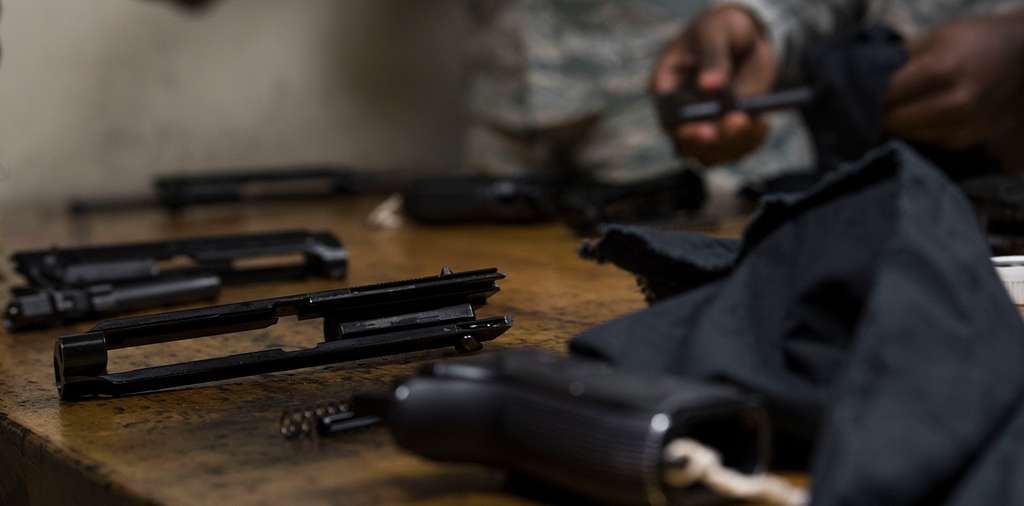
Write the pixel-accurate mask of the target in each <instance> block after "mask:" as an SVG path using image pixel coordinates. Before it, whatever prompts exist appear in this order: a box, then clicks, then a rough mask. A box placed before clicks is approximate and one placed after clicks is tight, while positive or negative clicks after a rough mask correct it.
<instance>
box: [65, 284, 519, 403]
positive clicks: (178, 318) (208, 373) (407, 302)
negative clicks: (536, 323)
mask: <svg viewBox="0 0 1024 506" xmlns="http://www.w3.org/2000/svg"><path fill="white" fill-rule="evenodd" d="M504 277H505V275H504V274H502V273H500V272H498V271H497V269H493V268H492V269H483V270H476V271H467V272H461V273H453V272H451V271H450V270H448V269H447V268H446V269H444V270H442V272H441V274H440V275H438V276H433V277H427V278H420V279H413V280H408V281H397V282H391V283H383V284H378V285H369V286H360V287H353V288H342V289H338V290H328V291H323V292H314V293H307V294H299V295H290V296H284V297H276V298H270V299H262V300H256V301H249V302H241V303H236V304H226V305H221V306H212V307H207V308H199V309H193V310H186V311H175V312H170V313H163V314H156V315H148V316H139V317H134V318H122V319H117V320H109V321H105V322H101V323H99V324H98V325H96V326H95V327H94V328H93V329H92V330H90V331H88V332H85V333H82V334H75V335H69V336H63V337H61V338H59V339H58V340H57V341H56V343H55V347H54V361H53V365H54V375H55V379H56V383H57V391H58V393H59V394H60V396H61V398H62V399H65V400H73V399H80V398H84V397H93V396H99V395H111V396H116V395H123V394H129V393H137V392H144V391H149V390H158V389H164V388H172V387H178V386H185V385H192V384H196V383H205V382H210V381H219V380H224V379H231V378H239V377H243V376H251V375H255V374H263V373H267V372H275V371H285V370H291V369H298V368H304V367H312V366H317V365H325V364H331V363H338V362H345V361H350V360H360V359H366V358H373V357H381V356H386V355H392V354H396V353H406V352H411V351H420V350H426V349H436V348H443V347H448V346H453V347H455V348H456V349H457V350H459V351H461V352H466V351H475V350H477V349H479V348H480V347H481V345H480V343H481V342H483V341H490V340H493V339H495V338H496V337H498V336H499V335H501V334H502V333H504V332H505V331H506V330H508V329H509V328H510V327H511V324H512V320H511V318H510V317H507V316H506V317H498V318H488V319H480V320H478V319H476V315H475V311H474V309H475V308H476V307H478V306H481V305H484V304H486V302H487V298H488V297H490V296H491V295H493V294H495V293H497V292H498V291H499V288H498V286H497V285H496V284H495V282H496V281H498V280H499V279H503V278H504ZM282 316H295V317H297V318H298V319H300V320H304V319H311V318H322V319H323V320H324V338H325V339H324V342H321V343H319V344H318V345H317V346H315V347H313V348H307V349H302V350H298V351H293V352H286V351H283V350H281V349H279V348H278V349H272V350H265V351H258V352H251V353H242V354H236V355H230V356H225V357H220V358H213V359H206V360H197V361H193V362H183V363H179V364H172V365H165V366H157V367H150V368H144V369H136V370H133V371H127V372H121V373H113V374H108V373H107V351H108V350H111V349H117V348H128V347H134V346H143V345H149V344H156V343H163V342H168V341H176V340H182V339H191V338H196V337H203V336H213V335H219V334H227V333H233V332H241V331H245V330H254V329H260V328H266V327H269V326H271V325H274V324H276V323H277V321H278V319H279V318H280V317H282Z"/></svg>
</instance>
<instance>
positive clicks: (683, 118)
mask: <svg viewBox="0 0 1024 506" xmlns="http://www.w3.org/2000/svg"><path fill="white" fill-rule="evenodd" d="M816 95H817V94H816V92H815V90H814V88H812V87H810V86H802V87H797V88H791V89H788V90H782V91H778V92H774V93H766V94H763V95H754V96H750V97H736V96H733V95H732V94H731V93H730V94H723V95H722V96H720V97H717V98H715V99H712V100H700V99H698V100H692V99H690V98H689V97H686V96H682V95H674V94H668V95H662V96H660V97H658V98H657V103H658V112H659V115H660V116H661V121H662V123H663V124H664V125H666V126H668V127H673V126H678V125H681V124H684V123H689V122H693V121H707V120H712V119H716V118H720V117H722V116H724V115H726V114H727V113H729V112H733V111H742V112H748V113H758V112H768V111H778V110H783V109H798V108H802V107H805V106H807V105H810V104H811V103H812V102H814V99H815V97H816Z"/></svg>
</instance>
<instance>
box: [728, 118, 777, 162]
mask: <svg viewBox="0 0 1024 506" xmlns="http://www.w3.org/2000/svg"><path fill="white" fill-rule="evenodd" d="M721 132H722V139H721V141H720V142H719V145H720V149H719V151H720V153H721V156H720V158H721V160H723V161H733V160H737V159H739V158H742V157H743V156H746V155H748V154H750V152H752V151H754V150H755V149H757V147H758V146H760V145H761V142H762V141H763V140H764V137H765V134H766V132H767V124H766V123H765V122H764V121H763V120H762V119H760V118H755V117H752V116H750V115H749V114H745V113H740V112H734V113H730V114H728V115H726V116H725V117H724V118H723V119H722V126H721Z"/></svg>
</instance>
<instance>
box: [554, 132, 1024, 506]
mask: <svg viewBox="0 0 1024 506" xmlns="http://www.w3.org/2000/svg"><path fill="white" fill-rule="evenodd" d="M584 253H585V255H588V256H591V257H593V258H598V259H601V260H606V261H609V262H613V263H616V264H618V265H622V266H625V267H627V268H629V269H631V270H633V271H634V272H636V273H637V274H638V275H639V276H641V277H644V278H652V277H654V278H657V277H662V276H672V277H673V279H672V280H671V281H672V282H671V283H669V284H665V285H664V286H661V288H662V289H663V293H659V294H657V295H658V298H657V300H656V301H655V302H654V304H653V305H652V307H650V308H649V309H647V310H644V311H641V312H638V313H635V314H632V315H629V316H626V317H624V318H621V319H618V320H614V321H612V322H610V323H608V324H605V325H602V326H600V327H597V328H595V329H592V330H591V331H588V332H586V333H584V334H582V335H580V336H578V337H576V338H575V339H574V340H573V341H572V342H571V346H570V348H571V351H572V352H573V353H575V354H579V355H585V356H590V357H597V358H601V359H604V360H607V361H609V362H612V363H614V364H616V365H617V366H619V367H622V368H625V369H627V370H637V371H646V372H651V371H662V372H667V373H671V374H676V375H680V376H684V377H689V378H699V379H706V380H711V381H722V382H727V383H730V384H734V385H739V386H740V387H742V388H745V389H746V390H748V391H749V392H751V393H752V394H755V395H758V396H760V397H762V398H763V399H764V400H765V402H766V405H767V407H768V409H769V411H770V414H771V417H772V420H773V423H774V425H775V431H776V436H777V448H778V452H777V453H778V454H779V455H781V456H788V457H790V458H791V459H790V462H788V463H790V464H793V463H796V464H802V465H805V466H809V467H810V469H811V470H812V483H813V503H814V504H822V505H833V504H844V505H846V504H850V505H861V504H863V505H879V504H885V505H912V504H913V505H917V504H929V505H931V504H949V505H957V506H959V505H973V504H1024V480H1022V479H1020V478H1021V477H1022V476H1024V452H1021V451H1020V448H1022V447H1024V446H1022V444H1024V402H1022V399H1024V397H1022V396H1024V324H1022V320H1021V317H1020V315H1019V314H1018V312H1017V309H1016V307H1015V306H1014V305H1013V303H1012V302H1011V301H1010V300H1009V298H1008V296H1007V294H1006V291H1005V289H1004V288H1003V286H1002V284H1001V282H1000V281H999V279H998V277H997V275H996V274H995V272H994V270H993V268H992V266H991V263H990V261H989V258H988V251H987V249H986V247H985V242H984V240H983V238H982V236H981V233H980V231H979V230H978V225H977V223H976V222H975V219H974V215H973V214H972V211H971V208H970V206H969V204H968V202H967V201H966V199H965V198H964V196H963V195H962V194H961V192H960V191H959V190H958V189H957V187H956V186H955V185H954V184H952V183H951V181H950V180H949V179H948V178H947V176H945V175H944V174H943V173H942V172H940V171H938V170H936V169H935V168H934V167H933V166H932V165H931V164H930V163H929V162H928V161H927V160H925V159H924V158H922V157H921V156H919V155H918V154H917V153H916V152H915V151H914V150H913V149H911V148H908V147H907V146H905V145H903V144H899V143H893V144H889V145H886V146H883V147H882V148H879V149H878V150H876V151H873V152H872V153H870V154H869V155H868V156H867V157H866V158H865V159H864V160H863V161H862V162H861V163H858V164H852V165H848V166H845V167H843V168H842V169H839V170H838V171H836V172H834V173H832V174H829V175H827V176H826V177H825V179H824V180H823V181H822V182H821V183H820V184H819V185H818V186H816V187H815V188H814V189H812V190H811V191H809V192H807V193H803V194H790V195H781V196H776V197H773V198H769V199H767V200H766V201H765V202H764V205H763V207H762V210H761V212H760V213H759V214H758V215H757V217H756V218H755V219H754V221H753V222H752V224H751V225H750V227H749V228H748V229H747V231H746V233H745V235H744V237H743V240H742V243H740V244H736V243H732V242H729V241H719V240H713V239H708V238H704V237H702V236H697V235H693V234H687V233H684V232H668V231H659V230H650V229H643V228H637V227H613V228H612V229H610V230H609V231H608V233H607V234H606V235H605V236H604V238H602V239H601V240H600V241H599V242H596V243H595V244H592V245H590V246H589V247H588V248H586V250H585V251H584ZM673 272H674V273H675V274H672V273H673ZM673 294H674V295H673ZM793 457H796V459H792V458H793ZM801 461H802V462H801Z"/></svg>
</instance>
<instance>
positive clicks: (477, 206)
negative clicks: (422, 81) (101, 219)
mask: <svg viewBox="0 0 1024 506" xmlns="http://www.w3.org/2000/svg"><path fill="white" fill-rule="evenodd" d="M155 190H156V195H155V197H149V198H146V197H142V198H121V199H118V198H110V199H100V200H88V201H86V200H77V201H73V202H72V203H71V205H70V206H69V210H70V211H71V212H72V213H73V214H75V215H84V214H88V213H91V212H102V211H108V212H109V211H127V210H131V209H138V208H147V207H162V208H164V209H167V210H170V211H181V210H184V209H188V208H191V207H196V206H202V205H211V204H230V203H242V202H272V201H282V200H309V199H312V198H317V197H335V196H340V197H344V196H351V195H367V194H401V195H402V200H403V211H404V214H405V216H407V217H408V218H411V219H412V220H413V221H416V222H418V223H421V224H427V225H451V224H464V223H494V224H517V223H542V222H551V221H557V220H562V221H565V222H566V223H567V224H569V225H570V226H571V227H573V228H574V229H575V230H577V231H578V232H581V233H592V232H593V231H594V230H596V229H597V227H598V225H600V224H601V223H606V222H619V223H621V222H638V221H664V220H669V219H671V218H673V217H674V216H675V215H676V214H678V213H686V212H692V211H694V210H696V209H699V208H700V206H701V205H702V204H703V202H704V199H705V195H704V182H703V180H702V179H701V177H700V176H699V175H697V174H695V173H693V172H691V171H679V172H677V173H673V174H669V175H666V176H662V177H657V178H653V179H650V180H646V181H640V182H634V183H624V184H610V183H602V182H598V181H593V180H587V179H586V178H579V177H574V178H569V177H562V178H557V177H536V176H516V177H491V176H471V175H455V176H427V177H422V176H415V175H413V174H402V173H388V174H381V173H372V172H367V171H356V170H349V169H345V168H341V167H319V168H309V167H293V168H281V169H252V170H245V171H239V170H233V171H227V172H224V171H221V172H210V173H201V174H194V175H175V176H161V177H159V178H157V179H156V182H155Z"/></svg>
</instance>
